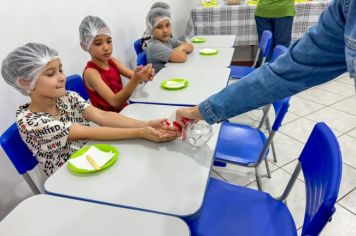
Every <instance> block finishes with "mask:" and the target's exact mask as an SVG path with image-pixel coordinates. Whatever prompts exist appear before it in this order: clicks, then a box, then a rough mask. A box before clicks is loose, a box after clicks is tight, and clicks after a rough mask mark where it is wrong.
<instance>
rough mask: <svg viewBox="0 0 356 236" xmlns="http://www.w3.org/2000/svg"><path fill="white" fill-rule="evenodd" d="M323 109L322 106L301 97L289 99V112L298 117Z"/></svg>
mask: <svg viewBox="0 0 356 236" xmlns="http://www.w3.org/2000/svg"><path fill="white" fill-rule="evenodd" d="M324 107H325V106H324V105H321V104H318V103H315V102H312V101H309V100H307V99H304V98H302V97H298V96H294V97H292V99H291V102H290V107H289V111H291V112H293V113H295V114H297V115H300V116H305V115H308V114H310V113H312V112H314V111H317V110H320V109H322V108H324Z"/></svg>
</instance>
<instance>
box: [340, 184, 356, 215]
mask: <svg viewBox="0 0 356 236" xmlns="http://www.w3.org/2000/svg"><path fill="white" fill-rule="evenodd" d="M338 203H339V204H340V205H341V206H343V207H345V208H346V209H348V210H349V211H351V212H352V213H353V214H355V215H356V189H354V190H353V191H352V192H351V193H349V194H348V195H346V197H344V198H343V199H341V200H340V201H339V202H338ZM355 222H356V221H355Z"/></svg>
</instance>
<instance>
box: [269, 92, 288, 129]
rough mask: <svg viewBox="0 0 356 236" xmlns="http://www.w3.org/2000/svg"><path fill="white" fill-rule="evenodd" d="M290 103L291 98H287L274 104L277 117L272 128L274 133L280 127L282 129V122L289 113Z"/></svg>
mask: <svg viewBox="0 0 356 236" xmlns="http://www.w3.org/2000/svg"><path fill="white" fill-rule="evenodd" d="M289 101H290V97H287V98H285V99H282V100H279V101H277V102H274V103H273V104H272V105H273V108H274V112H275V115H276V118H275V120H274V122H273V126H272V130H273V131H278V129H279V127H281V124H282V121H283V119H284V117H285V115H286V114H287V112H288V108H289Z"/></svg>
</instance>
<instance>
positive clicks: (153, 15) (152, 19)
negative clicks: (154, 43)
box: [146, 8, 171, 32]
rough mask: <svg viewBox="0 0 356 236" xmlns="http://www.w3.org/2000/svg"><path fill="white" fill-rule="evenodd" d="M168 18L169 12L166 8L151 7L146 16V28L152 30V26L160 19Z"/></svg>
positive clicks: (169, 18)
mask: <svg viewBox="0 0 356 236" xmlns="http://www.w3.org/2000/svg"><path fill="white" fill-rule="evenodd" d="M166 19H168V20H169V21H171V13H170V11H168V10H167V9H163V8H154V9H151V10H150V11H149V12H148V14H147V17H146V25H147V29H148V30H149V31H150V32H152V30H153V28H154V27H156V26H157V25H158V24H159V23H160V22H161V21H162V20H166Z"/></svg>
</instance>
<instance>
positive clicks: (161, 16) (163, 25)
mask: <svg viewBox="0 0 356 236" xmlns="http://www.w3.org/2000/svg"><path fill="white" fill-rule="evenodd" d="M146 23H147V28H148V29H149V30H150V31H151V34H152V39H150V40H149V41H148V43H147V62H148V63H152V65H153V67H154V68H155V71H156V73H157V72H158V71H160V70H161V69H162V68H163V67H164V65H165V64H166V63H167V62H169V61H170V62H177V63H182V62H185V61H186V60H187V54H189V53H191V52H192V51H193V45H192V44H191V43H186V42H182V41H179V40H177V39H174V38H172V37H171V33H172V26H171V17H170V12H169V11H168V10H166V9H163V8H154V9H151V10H150V11H149V13H148V15H147V18H146Z"/></svg>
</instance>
